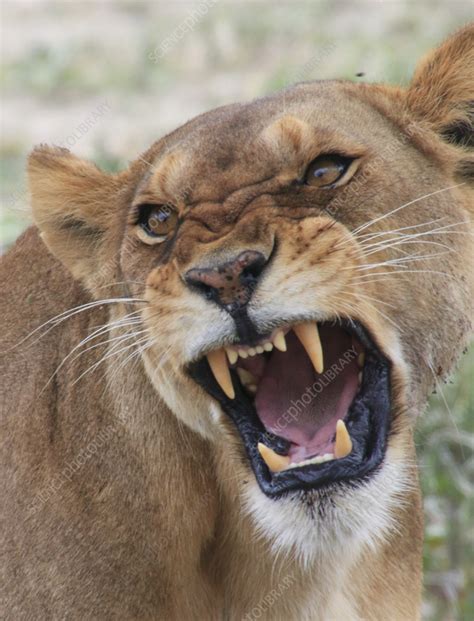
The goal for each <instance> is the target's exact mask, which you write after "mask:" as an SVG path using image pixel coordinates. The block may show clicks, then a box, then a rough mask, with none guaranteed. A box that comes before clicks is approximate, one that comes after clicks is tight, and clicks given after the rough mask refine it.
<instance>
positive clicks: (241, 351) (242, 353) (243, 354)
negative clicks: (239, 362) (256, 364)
mask: <svg viewBox="0 0 474 621" xmlns="http://www.w3.org/2000/svg"><path fill="white" fill-rule="evenodd" d="M239 356H240V357H241V358H248V357H249V355H248V353H247V352H246V351H244V350H243V349H239Z"/></svg>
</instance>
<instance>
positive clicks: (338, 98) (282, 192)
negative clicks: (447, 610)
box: [1, 26, 474, 621]
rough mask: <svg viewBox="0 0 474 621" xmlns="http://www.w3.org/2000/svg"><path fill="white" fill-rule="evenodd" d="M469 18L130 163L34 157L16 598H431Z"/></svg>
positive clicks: (163, 143)
mask: <svg viewBox="0 0 474 621" xmlns="http://www.w3.org/2000/svg"><path fill="white" fill-rule="evenodd" d="M473 67H474V28H473V27H472V26H469V27H467V28H464V29H463V30H461V31H459V32H458V33H456V34H455V35H454V36H453V37H451V38H450V39H448V40H447V41H446V42H445V43H444V44H443V45H442V46H441V47H440V48H439V49H437V50H436V51H434V52H433V53H431V54H430V55H429V56H428V57H427V58H426V59H425V60H424V61H423V62H422V63H421V64H420V66H419V68H418V69H417V71H416V73H415V76H414V78H413V80H412V82H411V84H410V85H409V87H408V88H407V89H403V88H393V87H387V86H383V85H376V84H354V83H351V82H349V81H328V82H305V83H301V84H296V85H295V86H292V87H291V88H288V89H285V90H283V91H282V92H279V93H277V94H274V95H271V96H269V97H266V98H263V99H259V100H257V101H253V102H251V103H249V104H235V105H229V106H224V107H222V108H219V109H217V110H213V111H211V112H209V113H206V114H203V115H201V116H199V117H197V118H196V119H194V120H192V121H190V122H188V123H186V124H185V125H184V126H183V127H181V128H180V129H178V130H176V131H174V132H172V133H171V134H169V135H168V136H166V137H165V138H163V139H161V140H159V141H158V142H156V143H155V144H154V145H153V146H152V147H151V148H150V149H149V150H148V151H147V152H146V153H144V154H143V155H142V156H141V157H139V158H138V159H137V160H136V161H135V162H133V163H132V164H131V165H130V166H129V168H128V169H127V170H125V171H123V172H121V173H119V174H106V173H104V172H102V171H100V170H98V169H97V168H96V167H95V166H93V165H92V164H90V163H88V162H85V161H82V160H80V159H78V158H77V157H75V156H74V155H72V154H71V153H69V152H68V151H67V150H64V149H60V148H54V147H46V146H40V147H37V148H36V149H35V150H34V151H33V152H32V154H31V156H30V159H29V183H30V190H31V202H32V208H33V214H34V218H35V222H36V226H35V227H32V228H30V229H28V230H27V231H26V232H25V233H24V234H23V235H22V237H21V238H20V239H19V240H18V242H17V243H16V245H15V246H14V247H13V248H12V249H11V250H10V251H9V252H8V254H7V255H6V256H5V257H4V258H3V260H2V263H1V280H2V283H3V295H2V299H1V318H2V324H3V337H2V343H1V350H2V358H1V377H2V393H1V396H2V399H1V404H2V436H1V437H2V442H3V450H2V465H3V473H2V481H3V484H4V491H3V495H2V496H3V498H2V512H3V525H2V533H3V536H4V541H3V548H2V549H3V550H4V563H3V568H4V575H3V580H2V590H3V592H4V593H3V595H4V598H3V602H4V609H3V614H2V617H3V618H7V619H15V620H17V619H34V620H37V619H80V620H83V619H101V620H103V619H140V620H142V619H172V620H175V619H176V620H194V619H195V620H223V619H227V620H236V619H246V620H251V619H271V620H280V619H281V620H283V619H284V620H286V621H288V620H295V621H299V620H311V621H313V620H320V621H332V620H337V621H339V620H351V621H352V620H354V621H355V620H359V621H362V620H364V621H366V620H373V621H380V620H388V621H391V620H400V621H406V620H411V619H418V618H419V609H420V593H421V548H422V534H423V523H422V509H421V502H420V492H419V486H418V479H417V469H416V458H415V452H414V446H413V422H414V420H415V418H416V416H417V415H418V414H419V413H420V412H421V411H422V410H423V408H424V407H425V404H426V400H427V396H428V395H429V394H430V392H431V390H432V389H433V387H434V386H435V384H436V383H437V382H439V381H440V380H441V379H442V378H443V377H444V376H446V374H448V373H449V372H450V370H451V369H452V368H453V365H454V363H455V361H456V359H457V357H458V354H459V352H460V351H461V350H462V349H463V347H465V345H466V342H467V339H468V336H469V333H470V324H471V299H472V294H473V289H474V286H473V270H472V263H471V260H472V246H471V245H470V243H471V242H470V237H469V233H470V230H471V223H470V222H471V220H470V215H472V211H473V209H472V182H473V176H474V175H473V156H472V151H470V149H471V148H472V146H473V144H474V141H473V133H472V120H473V100H474V77H473Z"/></svg>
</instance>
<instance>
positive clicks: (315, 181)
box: [304, 155, 353, 188]
mask: <svg viewBox="0 0 474 621" xmlns="http://www.w3.org/2000/svg"><path fill="white" fill-rule="evenodd" d="M352 161H353V160H352V159H351V158H350V157H343V156H342V155H320V156H319V157H317V158H316V159H315V160H313V161H312V162H311V164H310V165H309V166H308V168H307V169H306V172H305V176H304V182H305V183H306V185H312V186H315V187H317V188H324V187H327V186H331V185H333V184H334V183H336V182H337V181H339V180H340V179H342V177H343V176H344V173H345V172H346V170H347V169H348V168H349V165H350V164H351V162H352Z"/></svg>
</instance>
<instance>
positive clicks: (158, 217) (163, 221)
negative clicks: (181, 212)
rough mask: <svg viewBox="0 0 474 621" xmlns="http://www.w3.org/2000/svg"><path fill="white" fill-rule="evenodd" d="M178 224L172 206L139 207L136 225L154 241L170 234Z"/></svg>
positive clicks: (175, 212) (176, 214) (176, 215)
mask: <svg viewBox="0 0 474 621" xmlns="http://www.w3.org/2000/svg"><path fill="white" fill-rule="evenodd" d="M177 222H178V213H177V211H176V209H175V208H174V207H173V206H172V205H141V207H140V215H139V220H138V224H139V225H140V227H141V229H142V230H143V231H145V233H146V234H147V235H148V236H150V237H151V238H156V241H160V240H163V239H164V238H165V237H167V236H168V235H169V234H170V233H172V232H173V231H174V230H175V228H176V224H177Z"/></svg>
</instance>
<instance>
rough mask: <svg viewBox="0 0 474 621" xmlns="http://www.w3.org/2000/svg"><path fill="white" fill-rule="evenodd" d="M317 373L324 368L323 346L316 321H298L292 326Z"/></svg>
mask: <svg viewBox="0 0 474 621" xmlns="http://www.w3.org/2000/svg"><path fill="white" fill-rule="evenodd" d="M293 330H294V331H295V334H296V336H297V337H298V338H299V340H300V341H301V344H302V345H303V347H304V348H305V350H306V353H307V354H308V356H309V358H310V360H311V362H312V363H313V366H314V368H315V369H316V371H317V372H318V373H322V372H323V370H324V363H323V348H322V346H321V339H320V338H319V330H318V325H317V324H316V323H300V324H299V325H297V326H295V327H294V328H293Z"/></svg>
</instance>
